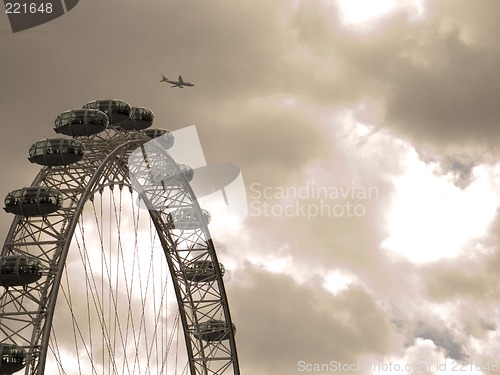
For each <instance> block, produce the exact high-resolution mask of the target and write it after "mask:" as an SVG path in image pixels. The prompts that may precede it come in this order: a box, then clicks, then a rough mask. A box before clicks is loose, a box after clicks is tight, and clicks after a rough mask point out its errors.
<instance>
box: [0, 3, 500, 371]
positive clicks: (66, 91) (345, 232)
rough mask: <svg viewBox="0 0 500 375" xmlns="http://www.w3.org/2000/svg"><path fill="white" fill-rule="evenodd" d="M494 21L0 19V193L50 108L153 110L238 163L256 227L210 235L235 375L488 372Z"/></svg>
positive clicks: (28, 172) (415, 9)
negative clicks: (349, 368) (229, 319)
mask: <svg viewBox="0 0 500 375" xmlns="http://www.w3.org/2000/svg"><path fill="white" fill-rule="evenodd" d="M358 3H359V4H358ZM372 3H378V6H377V7H375V6H374V5H373V4H372ZM395 3H397V5H395ZM354 4H358V8H355V7H354V6H353V5H354ZM371 7H373V9H372V8H371ZM499 14H500V2H498V1H496V0H475V1H470V0H433V1H430V0H429V1H425V0H411V1H410V0H406V1H405V0H401V1H377V2H375V1H371V0H366V1H354V0H351V1H340V0H339V1H335V0H272V1H269V0H239V1H229V0H211V1H195V0H161V1H160V0H147V1H138V0H107V1H101V0H86V1H81V2H80V3H79V4H78V6H77V7H75V8H74V9H73V10H72V11H70V12H69V13H67V14H65V15H64V16H62V17H60V18H58V19H56V20H53V21H51V22H49V23H47V24H45V25H42V26H39V27H37V28H34V29H30V30H27V31H24V32H19V33H16V34H12V33H11V32H10V28H9V25H8V20H7V17H6V15H5V14H1V15H0V47H1V49H0V113H2V126H1V129H0V136H1V138H0V142H1V146H2V147H0V155H1V159H2V160H3V162H2V166H1V168H2V169H1V171H2V176H3V178H2V179H1V181H0V186H1V189H0V191H3V192H4V194H6V193H7V192H9V191H10V190H13V189H16V188H20V187H22V186H26V185H30V183H31V181H32V180H33V178H34V176H35V174H36V172H37V170H38V168H37V167H35V166H32V165H30V163H29V162H28V160H27V159H26V158H27V152H28V148H29V146H30V145H31V143H33V142H34V141H37V140H39V139H43V138H46V137H52V136H55V133H54V132H53V130H52V128H53V120H54V118H55V117H56V116H57V114H58V113H60V112H62V111H64V110H68V109H73V108H78V107H81V106H82V105H83V104H85V103H87V102H89V101H91V100H94V99H101V98H118V99H122V100H125V101H127V102H129V103H130V104H132V105H138V106H145V107H148V108H150V109H151V110H152V111H153V112H154V113H155V117H156V119H155V122H156V123H155V126H156V127H162V128H166V129H170V130H176V129H180V128H183V127H186V126H189V125H193V124H195V125H196V126H197V129H198V133H199V135H200V140H201V143H202V146H203V150H204V152H205V157H206V159H207V160H208V161H209V162H230V163H234V164H236V165H238V166H240V168H241V171H242V174H243V178H244V181H245V185H246V190H247V196H248V202H249V217H248V218H247V219H246V220H245V221H243V222H242V223H240V224H238V225H232V226H231V225H229V224H228V223H224V222H219V223H217V221H215V222H214V223H213V228H212V231H213V233H212V234H213V237H214V240H215V241H216V244H218V245H219V258H220V260H221V261H222V263H224V264H225V265H226V268H227V269H228V273H227V280H226V286H227V289H228V294H229V298H230V307H231V312H232V315H233V320H234V322H235V324H236V325H237V328H238V333H237V344H238V351H239V356H240V362H241V370H242V373H243V374H245V373H247V374H254V375H271V374H273V375H274V374H286V375H288V374H296V373H303V372H304V371H302V372H301V371H300V370H301V369H304V368H303V367H302V368H301V367H300V365H301V364H305V363H307V364H315V363H319V364H321V363H330V362H331V361H337V362H342V363H356V362H357V361H372V362H375V363H379V364H389V363H392V364H394V363H399V364H401V365H403V364H413V363H417V362H426V363H429V364H430V365H431V370H432V371H427V372H425V371H423V372H422V371H421V372H419V373H437V372H436V366H437V365H441V366H443V365H446V366H447V371H448V372H449V373H452V372H453V371H452V370H453V366H457V361H463V363H464V364H467V365H470V364H478V365H483V366H486V365H487V364H488V363H489V364H490V365H491V364H492V363H494V362H493V361H497V362H498V361H499V359H498V353H499V352H500V326H499V325H500V312H499V305H498V299H499V297H500V287H499V286H498V285H500V283H499V282H500V271H499V269H500V267H499V266H500V252H499V249H498V243H499V239H498V235H499V234H500V222H499V220H498V218H497V207H498V205H499V203H500V165H498V163H497V158H498V155H499V154H500V148H499V147H498V141H499V139H500V131H499V130H498V121H499V119H500V106H499V105H498V98H499V97H500V70H499V69H498V67H499V66H500V46H499V43H498V35H500V22H499ZM161 74H164V75H166V76H167V77H168V78H174V79H175V78H177V76H178V75H182V76H183V78H184V79H185V80H187V81H190V82H193V83H195V85H196V86H195V87H191V88H184V89H182V90H181V89H177V88H175V89H174V88H170V87H169V85H166V84H164V83H160V82H159V81H160V79H161ZM301 189H302V190H301ZM265 207H267V208H268V209H269V211H265V210H264V209H265ZM349 207H350V208H351V209H353V210H354V209H356V210H357V211H352V212H351V213H352V214H349V212H348V209H349ZM315 213H316V214H315ZM308 215H309V216H308ZM10 221H11V217H10V216H9V215H8V214H7V213H3V214H0V224H1V226H0V234H1V236H2V237H3V238H4V237H5V235H6V233H7V230H8V227H9V223H10ZM301 361H303V362H301ZM497 362H495V363H497ZM455 370H457V367H455ZM363 371H364V372H363V373H366V374H371V373H389V372H388V371H385V372H384V371H380V372H377V371H373V368H369V369H365V370H363ZM325 373H326V372H325ZM396 373H405V372H404V371H400V372H396ZM414 373H418V372H414ZM440 373H445V372H440ZM469 373H471V372H470V371H469ZM477 373H478V374H479V373H481V372H479V371H478V372H477ZM482 373H484V374H489V373H494V371H490V372H488V371H486V370H484V371H483V372H482Z"/></svg>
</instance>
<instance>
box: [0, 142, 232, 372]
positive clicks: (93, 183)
mask: <svg viewBox="0 0 500 375" xmlns="http://www.w3.org/2000/svg"><path fill="white" fill-rule="evenodd" d="M129 134H130V133H129ZM146 141H147V139H144V138H142V139H134V140H129V141H127V142H125V143H123V144H119V145H118V146H117V147H116V148H115V149H114V150H113V151H112V152H110V153H109V154H108V155H107V156H106V158H105V159H104V160H103V161H102V162H101V164H100V165H99V167H98V168H97V169H96V170H95V171H94V172H93V174H92V175H91V178H90V181H89V182H88V183H87V184H86V186H85V190H84V191H83V193H81V197H80V200H79V201H78V204H77V205H76V206H75V208H74V211H73V212H72V218H71V219H70V220H69V225H68V228H67V229H66V230H67V239H68V240H67V241H65V244H64V246H63V248H62V249H61V250H62V258H60V260H62V265H63V268H64V265H65V263H66V257H67V255H68V251H69V247H70V245H71V242H72V238H73V236H74V233H75V229H76V225H77V223H78V217H79V215H80V214H81V212H82V211H83V209H84V207H85V205H86V204H87V203H88V201H89V200H90V199H91V196H92V195H93V194H94V193H95V192H96V191H97V190H98V189H101V188H102V187H103V186H105V184H104V185H99V183H98V182H99V181H100V179H101V178H102V177H103V176H104V175H105V173H106V167H107V166H108V165H109V163H111V162H112V161H113V160H114V159H113V158H115V157H116V155H118V154H119V153H120V152H121V151H122V150H123V149H126V150H129V148H130V147H141V145H143V144H144V143H145V142H146ZM174 165H175V163H174ZM120 168H121V171H122V172H125V171H126V170H125V168H126V165H121V166H120ZM46 171H47V168H43V169H42V170H41V171H40V172H39V173H38V174H37V176H36V177H35V179H34V182H33V186H45V185H40V184H41V183H42V182H43V179H44V172H46ZM108 173H110V171H108ZM108 182H109V181H108ZM111 183H113V182H111ZM115 183H117V182H115ZM185 183H186V185H185V189H186V191H188V193H189V194H191V195H192V197H193V204H194V205H196V206H197V207H198V209H199V205H198V203H197V201H196V199H195V197H194V193H193V192H192V189H191V188H190V186H189V184H188V183H187V182H186V181H185ZM125 186H127V187H129V188H131V187H132V184H130V181H129V182H128V183H126V182H124V181H122V187H125ZM146 198H147V197H146ZM146 202H147V200H146ZM64 214H66V215H67V214H68V213H67V212H66V213H64ZM150 216H151V219H152V220H153V223H154V224H155V227H156V229H157V233H158V235H160V237H161V238H162V239H163V237H162V236H161V234H160V232H161V231H160V229H159V228H160V227H164V226H165V223H164V222H160V221H161V220H160V219H161V214H158V212H157V211H155V210H150ZM20 222H22V218H21V217H20V216H17V215H16V216H15V217H14V219H13V221H12V225H11V227H10V229H9V233H8V236H7V239H6V241H5V244H4V247H3V249H2V254H1V255H2V256H5V255H7V254H8V253H9V252H10V251H11V250H12V249H10V248H9V246H8V245H7V243H8V241H9V240H10V239H11V238H12V237H13V236H14V234H15V231H16V228H17V227H18V226H19V224H20ZM202 225H203V226H204V227H203V231H204V232H206V233H209V232H208V227H207V226H206V224H205V223H202ZM207 245H208V247H209V250H210V251H211V253H212V256H213V258H214V259H215V260H216V261H217V256H216V253H215V249H214V246H213V242H212V240H211V238H209V240H208V241H207ZM167 259H168V257H167ZM170 277H171V278H172V279H174V277H175V273H171V275H170ZM184 277H185V275H184ZM61 278H62V268H61V269H60V270H59V271H58V272H57V273H56V276H55V279H54V286H53V289H51V290H53V291H55V292H54V293H55V298H52V299H51V304H49V305H47V306H49V308H48V314H47V315H46V316H47V317H46V318H45V319H46V320H45V326H44V333H43V334H42V340H44V341H43V342H42V346H43V348H42V350H43V351H44V352H42V355H41V356H40V357H41V360H40V361H39V362H38V363H37V369H36V373H37V374H43V372H44V366H45V359H46V354H47V350H48V341H49V338H50V328H51V327H52V320H53V317H54V312H55V308H56V305H57V295H58V294H59V290H60V284H61ZM216 278H217V282H218V283H219V285H220V286H221V287H222V288H221V290H222V293H221V300H222V303H223V309H224V311H225V312H226V314H225V320H226V322H228V327H229V332H230V335H229V340H230V342H231V354H232V357H233V362H232V367H233V369H234V374H239V367H238V361H237V355H236V346H235V344H234V332H233V331H234V329H233V325H232V321H231V318H230V313H229V307H228V301H227V295H226V292H225V288H224V284H223V281H222V275H221V274H220V270H218V269H217V270H216ZM174 285H175V283H174ZM175 290H176V298H177V302H178V306H179V309H180V310H182V309H181V307H180V298H179V295H178V294H177V292H178V288H177V287H176V288H175ZM37 318H38V317H37ZM181 319H182V314H181ZM194 321H195V323H196V324H197V325H198V327H197V328H198V329H199V326H200V323H201V322H198V321H197V320H196V319H195V320H194ZM47 323H48V324H47ZM183 331H184V336H185V342H186V347H187V350H188V354H189V355H191V357H192V356H193V353H192V350H190V347H189V342H190V340H189V337H190V335H192V332H188V329H187V321H185V318H184V321H183ZM34 339H35V335H34V334H33V336H32V338H31V339H30V342H31V343H32V344H33V341H34ZM198 340H200V341H201V339H200V338H198ZM190 366H194V365H193V364H192V361H191V364H190ZM191 372H192V374H195V373H196V372H195V369H194V367H191ZM26 373H28V367H26ZM33 373H34V372H33ZM207 373H208V372H207Z"/></svg>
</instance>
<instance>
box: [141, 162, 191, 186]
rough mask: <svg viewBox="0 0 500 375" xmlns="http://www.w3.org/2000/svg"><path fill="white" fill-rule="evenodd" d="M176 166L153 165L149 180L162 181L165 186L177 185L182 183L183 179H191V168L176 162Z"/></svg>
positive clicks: (187, 180) (188, 180)
mask: <svg viewBox="0 0 500 375" xmlns="http://www.w3.org/2000/svg"><path fill="white" fill-rule="evenodd" d="M177 167H178V170H177V169H175V168H172V167H170V166H156V165H154V166H153V167H152V168H151V171H150V175H151V182H154V183H160V182H163V183H164V184H165V185H166V186H178V185H182V184H183V183H184V181H186V182H190V181H191V180H192V179H193V177H194V171H193V168H191V167H190V166H189V165H186V164H177ZM179 172H180V173H179ZM182 176H184V178H182Z"/></svg>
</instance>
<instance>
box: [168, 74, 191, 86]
mask: <svg viewBox="0 0 500 375" xmlns="http://www.w3.org/2000/svg"><path fill="white" fill-rule="evenodd" d="M161 76H162V80H161V81H160V82H167V83H171V84H172V85H173V86H171V87H180V88H181V89H183V88H184V86H194V83H191V82H184V80H183V79H182V76H179V80H178V81H171V80H169V79H168V78H167V77H165V76H164V75H163V74H162V75H161Z"/></svg>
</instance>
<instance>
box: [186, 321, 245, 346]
mask: <svg viewBox="0 0 500 375" xmlns="http://www.w3.org/2000/svg"><path fill="white" fill-rule="evenodd" d="M232 327H233V334H235V333H236V327H235V325H234V324H233V325H232ZM194 336H195V337H196V338H197V339H202V340H205V341H223V340H228V339H229V325H228V324H227V323H226V322H225V321H223V320H217V319H210V320H207V321H206V322H203V323H200V325H199V331H198V332H195V333H194Z"/></svg>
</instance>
